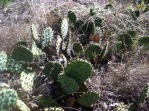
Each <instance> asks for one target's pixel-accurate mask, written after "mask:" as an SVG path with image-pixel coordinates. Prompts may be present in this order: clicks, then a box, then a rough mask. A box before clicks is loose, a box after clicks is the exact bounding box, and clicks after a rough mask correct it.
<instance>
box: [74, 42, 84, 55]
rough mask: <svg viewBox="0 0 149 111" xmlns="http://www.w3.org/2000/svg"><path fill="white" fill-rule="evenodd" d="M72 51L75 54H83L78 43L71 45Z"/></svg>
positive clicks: (81, 47)
mask: <svg viewBox="0 0 149 111" xmlns="http://www.w3.org/2000/svg"><path fill="white" fill-rule="evenodd" d="M72 48H73V50H74V51H75V52H76V53H77V54H82V53H83V51H84V50H83V46H82V45H81V44H80V43H77V42H75V43H73V46H72Z"/></svg>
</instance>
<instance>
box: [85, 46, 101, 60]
mask: <svg viewBox="0 0 149 111" xmlns="http://www.w3.org/2000/svg"><path fill="white" fill-rule="evenodd" d="M100 52H101V48H100V47H99V46H98V45H94V44H91V45H89V47H88V48H87V49H86V50H85V56H86V57H88V58H89V59H90V60H92V59H95V58H96V57H97V56H98V55H99V54H100Z"/></svg>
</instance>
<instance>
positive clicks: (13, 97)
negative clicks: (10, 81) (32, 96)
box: [0, 89, 18, 111]
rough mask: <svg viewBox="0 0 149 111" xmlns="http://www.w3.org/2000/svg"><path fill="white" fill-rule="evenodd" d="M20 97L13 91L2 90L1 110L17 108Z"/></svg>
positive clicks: (0, 95)
mask: <svg viewBox="0 0 149 111" xmlns="http://www.w3.org/2000/svg"><path fill="white" fill-rule="evenodd" d="M17 99H18V95H17V92H16V91H15V90H13V89H2V90H0V110H1V111H8V110H9V109H11V108H15V107H16V105H17V104H16V103H17Z"/></svg>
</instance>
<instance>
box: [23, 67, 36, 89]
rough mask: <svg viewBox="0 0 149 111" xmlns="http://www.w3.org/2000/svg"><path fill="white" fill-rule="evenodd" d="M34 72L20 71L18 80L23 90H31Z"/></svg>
mask: <svg viewBox="0 0 149 111" xmlns="http://www.w3.org/2000/svg"><path fill="white" fill-rule="evenodd" d="M34 77H35V72H33V71H31V70H25V71H23V72H22V73H21V76H20V82H21V87H22V88H23V89H24V91H31V90H32V87H33V82H34Z"/></svg>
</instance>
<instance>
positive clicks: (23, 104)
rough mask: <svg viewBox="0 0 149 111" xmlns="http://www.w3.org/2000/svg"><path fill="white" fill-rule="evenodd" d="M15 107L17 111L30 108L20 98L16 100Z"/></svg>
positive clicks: (27, 110)
mask: <svg viewBox="0 0 149 111" xmlns="http://www.w3.org/2000/svg"><path fill="white" fill-rule="evenodd" d="M17 107H18V109H19V111H30V108H29V107H28V106H27V105H26V104H25V103H24V102H23V101H22V100H20V99H18V100H17Z"/></svg>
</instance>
